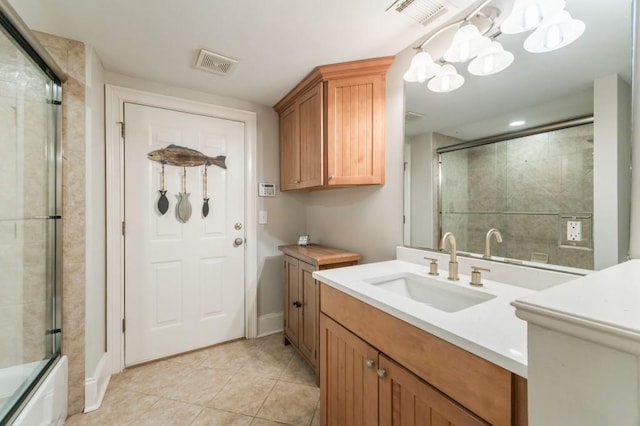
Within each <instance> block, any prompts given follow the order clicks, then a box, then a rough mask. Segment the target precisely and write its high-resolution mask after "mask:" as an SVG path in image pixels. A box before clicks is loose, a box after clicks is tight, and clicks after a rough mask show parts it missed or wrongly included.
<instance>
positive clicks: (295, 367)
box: [65, 334, 320, 426]
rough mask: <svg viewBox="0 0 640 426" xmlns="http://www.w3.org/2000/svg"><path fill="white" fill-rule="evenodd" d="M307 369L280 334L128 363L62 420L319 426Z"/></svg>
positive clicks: (71, 423)
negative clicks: (98, 398) (84, 409)
mask: <svg viewBox="0 0 640 426" xmlns="http://www.w3.org/2000/svg"><path fill="white" fill-rule="evenodd" d="M319 397H320V391H319V389H318V387H317V386H316V384H315V376H314V373H313V370H311V368H310V367H309V366H308V365H307V364H306V363H305V362H304V361H302V359H301V358H300V355H299V354H297V353H296V352H295V351H294V350H293V348H291V346H284V345H283V340H282V334H275V335H272V336H267V337H263V338H260V339H254V340H242V341H237V342H233V343H228V344H223V345H220V346H215V347H212V348H208V349H202V350H199V351H196V352H191V353H188V354H185V355H179V356H176V357H173V358H169V359H166V360H161V361H157V362H153V363H150V364H146V365H142V366H139V367H132V368H129V369H127V370H125V371H124V372H123V373H122V374H118V375H115V376H113V377H112V378H111V382H110V383H109V388H108V389H107V393H106V395H105V398H104V401H103V402H102V406H101V407H100V409H99V410H97V411H94V412H91V413H88V414H76V415H74V416H71V417H69V418H68V419H67V422H66V423H65V425H68V426H77V425H100V426H102V425H135V426H143V425H153V426H164V425H193V426H204V425H260V426H268V425H282V424H284V425H307V426H308V425H319V424H320V421H319V420H320V418H319V416H320V413H319V408H318V407H319Z"/></svg>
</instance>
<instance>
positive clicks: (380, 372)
mask: <svg viewBox="0 0 640 426" xmlns="http://www.w3.org/2000/svg"><path fill="white" fill-rule="evenodd" d="M386 376H387V371H386V370H385V369H384V368H378V377H380V378H381V379H384V378H385V377H386Z"/></svg>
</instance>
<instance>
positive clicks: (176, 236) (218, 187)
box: [124, 103, 245, 365]
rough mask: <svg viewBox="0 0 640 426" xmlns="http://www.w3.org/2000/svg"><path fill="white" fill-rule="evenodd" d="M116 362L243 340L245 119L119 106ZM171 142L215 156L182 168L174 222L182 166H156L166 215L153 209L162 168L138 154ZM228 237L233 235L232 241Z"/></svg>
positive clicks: (126, 362)
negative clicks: (121, 341)
mask: <svg viewBox="0 0 640 426" xmlns="http://www.w3.org/2000/svg"><path fill="white" fill-rule="evenodd" d="M124 117H125V123H126V136H125V143H124V145H125V148H124V152H125V154H124V157H125V158H124V163H125V185H124V186H125V188H124V189H125V212H124V217H125V224H126V232H125V267H124V268H125V321H126V331H125V365H132V364H136V363H140V362H145V361H149V360H152V359H157V358H161V357H165V356H168V355H173V354H176V353H180V352H185V351H189V350H192V349H196V348H200V347H203V346H208V345H213V344H216V343H220V342H223V341H226V340H231V339H235V338H238V337H242V336H244V318H245V315H244V245H243V244H236V243H238V242H243V241H244V226H243V225H244V223H243V221H244V175H245V174H244V123H240V122H236V121H231V120H224V119H219V118H213V117H207V116H201V115H194V114H187V113H183V112H178V111H171V110H167V109H160V108H153V107H148V106H142V105H137V104H131V103H125V106H124ZM170 144H175V145H179V146H184V147H188V148H192V149H195V150H197V151H200V152H202V153H203V154H205V155H207V156H210V157H215V156H218V155H226V156H227V159H226V164H227V169H226V170H224V169H222V168H220V167H218V166H215V165H212V166H210V167H208V168H207V175H208V177H207V183H208V185H207V196H208V198H210V201H209V206H210V209H209V210H210V211H209V214H208V215H207V217H203V214H202V205H203V170H204V167H187V168H186V192H187V193H189V194H190V196H189V201H190V202H191V206H192V214H191V217H190V219H189V220H188V221H187V222H186V223H181V222H180V221H178V219H177V216H176V205H177V201H178V200H177V195H178V193H179V192H182V187H183V168H182V167H175V166H169V165H166V166H165V186H166V187H165V189H166V190H167V194H166V196H167V198H168V199H169V203H170V204H169V210H168V211H167V212H166V213H165V214H164V215H161V214H160V213H159V211H158V209H157V207H156V205H157V201H158V198H159V195H160V194H159V192H158V191H159V189H160V185H161V168H162V166H161V164H160V163H157V162H153V161H151V160H149V159H147V153H149V152H150V151H154V150H157V149H160V148H165V147H166V146H168V145H170ZM236 239H239V240H237V241H236Z"/></svg>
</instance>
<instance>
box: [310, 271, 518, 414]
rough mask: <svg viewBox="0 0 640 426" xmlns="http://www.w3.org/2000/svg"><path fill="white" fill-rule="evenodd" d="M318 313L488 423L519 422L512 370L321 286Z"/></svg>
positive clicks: (331, 288) (323, 285)
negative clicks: (320, 312)
mask: <svg viewBox="0 0 640 426" xmlns="http://www.w3.org/2000/svg"><path fill="white" fill-rule="evenodd" d="M320 310H321V311H322V312H323V313H324V314H325V315H327V316H329V317H331V318H332V319H334V320H335V321H336V322H338V323H340V324H341V325H342V326H344V327H345V328H347V329H348V330H350V331H351V332H352V333H354V334H355V335H357V336H359V337H360V338H361V339H363V340H364V341H366V342H367V343H369V344H370V345H372V346H373V347H375V348H376V349H378V350H379V351H380V352H382V353H384V354H386V355H388V356H389V357H390V358H392V359H393V360H394V361H396V362H398V363H399V364H401V365H402V366H403V367H405V368H407V369H408V370H409V371H411V372H412V373H413V374H415V375H416V376H418V377H420V378H421V379H423V380H424V381H426V382H427V383H429V384H431V385H432V386H434V387H436V388H437V389H439V390H440V391H441V392H443V393H444V394H446V395H448V396H449V397H450V398H452V399H454V400H455V401H457V402H458V403H460V404H461V405H463V406H464V407H466V408H468V409H469V410H471V411H472V412H474V413H476V414H477V415H479V416H480V417H482V418H483V419H485V420H487V421H489V422H490V423H492V424H495V425H511V424H521V423H519V422H516V420H515V419H516V417H517V416H516V413H515V411H516V410H514V407H516V406H517V407H520V406H519V405H518V404H516V401H515V399H514V398H515V395H516V391H515V389H514V385H513V383H515V382H516V381H515V379H514V376H515V377H517V376H516V375H514V374H513V373H511V372H510V371H508V370H505V369H504V368H502V367H499V366H497V365H495V364H493V363H491V362H489V361H487V360H485V359H483V358H480V357H479V356H477V355H474V354H472V353H471V352H468V351H465V350H463V349H460V348H459V347H457V346H455V345H453V344H451V343H449V342H446V341H444V340H442V339H440V338H438V337H435V336H433V335H432V334H429V333H427V332H425V331H423V330H420V329H419V328H417V327H415V326H413V325H411V324H408V323H406V322H404V321H402V320H400V319H398V318H396V317H394V316H392V315H389V314H387V313H385V312H382V311H380V310H379V309H377V308H374V307H373V306H371V305H368V304H366V303H364V302H362V301H360V300H358V299H355V298H353V297H351V296H349V295H347V294H345V293H343V292H341V291H339V290H336V289H334V288H333V287H330V286H328V285H326V284H324V283H321V285H320ZM522 380H523V379H522ZM512 401H513V402H512Z"/></svg>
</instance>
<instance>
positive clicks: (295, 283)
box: [284, 256, 302, 346]
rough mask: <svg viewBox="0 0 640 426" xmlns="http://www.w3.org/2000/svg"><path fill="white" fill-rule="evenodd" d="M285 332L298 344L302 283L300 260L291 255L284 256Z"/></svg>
mask: <svg viewBox="0 0 640 426" xmlns="http://www.w3.org/2000/svg"><path fill="white" fill-rule="evenodd" d="M284 282H285V286H284V334H285V336H286V338H287V339H289V341H290V342H291V343H293V344H294V345H296V346H297V345H298V336H299V324H298V314H299V312H300V310H299V308H298V304H300V306H301V305H302V302H301V301H300V291H299V288H300V285H299V272H298V260H297V259H295V258H293V257H291V256H285V257H284Z"/></svg>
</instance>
